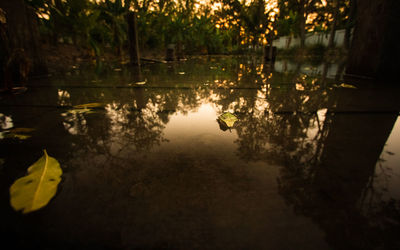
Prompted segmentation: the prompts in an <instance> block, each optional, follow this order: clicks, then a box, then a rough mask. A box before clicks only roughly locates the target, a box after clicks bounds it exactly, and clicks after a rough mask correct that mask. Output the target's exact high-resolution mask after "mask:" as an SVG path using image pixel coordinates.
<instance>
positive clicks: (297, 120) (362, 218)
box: [71, 63, 399, 249]
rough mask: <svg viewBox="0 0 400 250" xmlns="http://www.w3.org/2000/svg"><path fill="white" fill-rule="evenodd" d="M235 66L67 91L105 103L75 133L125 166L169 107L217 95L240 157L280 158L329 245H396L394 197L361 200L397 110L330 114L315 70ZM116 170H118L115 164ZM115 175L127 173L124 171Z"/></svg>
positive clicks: (296, 196)
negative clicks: (183, 79) (196, 81)
mask: <svg viewBox="0 0 400 250" xmlns="http://www.w3.org/2000/svg"><path fill="white" fill-rule="evenodd" d="M217 67H219V65H217ZM227 67H228V66H227ZM229 67H231V68H230V69H228V71H231V70H233V69H235V70H237V72H238V74H237V75H235V76H232V75H226V76H221V75H214V76H213V77H215V79H214V80H213V81H209V85H208V86H207V87H200V86H198V87H195V88H170V89H169V88H146V87H144V88H141V89H128V90H127V91H122V92H120V91H118V92H117V91H115V90H109V91H108V92H105V91H104V90H99V91H97V92H96V91H93V90H91V92H90V93H85V94H84V95H82V96H84V97H85V99H84V101H78V100H74V99H72V96H73V95H71V103H72V104H80V103H82V102H90V101H91V100H92V99H93V100H102V101H103V102H104V103H107V106H106V109H105V111H101V112H98V113H95V114H83V115H80V117H77V118H74V120H73V122H75V123H76V124H77V125H76V126H77V128H78V130H77V131H80V133H77V134H81V135H82V140H84V141H85V143H80V145H84V147H86V148H87V149H90V150H92V151H94V152H97V153H103V154H104V155H109V157H110V160H111V161H112V162H114V164H113V166H114V167H116V166H126V165H127V163H125V162H126V160H129V159H131V158H132V154H136V153H140V152H149V151H150V150H151V149H152V148H153V147H154V146H156V145H158V144H160V143H161V142H162V141H164V138H163V129H164V127H165V125H166V124H167V123H168V121H169V117H170V115H171V114H173V113H175V112H179V113H182V114H187V112H189V111H194V110H196V109H197V108H198V107H199V106H200V105H201V104H202V103H205V102H211V103H214V104H215V107H216V109H218V112H225V111H230V112H234V113H235V114H237V115H238V116H239V118H240V121H239V122H238V123H237V125H236V130H237V134H238V139H237V141H236V143H237V145H238V150H237V153H238V155H239V156H240V158H242V159H244V160H246V161H254V160H263V161H267V162H269V163H271V164H277V165H280V166H283V167H281V168H280V177H279V179H278V185H279V190H280V193H281V194H282V196H283V197H284V199H285V200H286V202H287V203H288V204H290V205H291V206H293V208H294V210H295V212H298V213H300V214H303V215H305V216H308V217H310V218H312V219H313V220H314V221H315V222H316V223H317V224H318V225H320V227H321V228H322V229H323V230H324V231H325V232H326V234H327V236H326V237H327V241H328V242H329V243H330V244H331V245H332V246H334V247H335V248H339V249H341V248H346V247H348V246H351V247H352V248H372V247H379V246H382V244H383V243H386V244H390V243H387V242H389V241H390V240H392V239H394V237H393V235H392V234H391V233H392V232H393V230H392V229H393V227H397V228H398V221H399V220H398V217H397V219H396V216H398V211H399V210H398V201H390V202H381V203H379V202H378V203H374V204H375V205H374V206H375V207H376V208H374V209H373V210H371V209H370V210H368V211H369V212H364V211H361V206H360V204H359V200H360V199H362V197H363V192H364V191H365V188H367V187H369V186H368V183H369V181H370V179H371V177H372V176H373V175H374V166H375V163H376V161H377V159H378V156H376V154H377V153H376V152H378V154H379V153H380V151H381V149H380V148H379V147H380V145H383V144H384V143H385V140H386V138H387V133H389V132H390V128H391V127H390V126H391V125H392V124H393V119H392V117H383V118H384V119H382V117H380V118H376V119H375V118H374V119H372V120H369V119H368V118H365V119H364V118H363V119H349V117H344V116H343V115H333V114H331V113H329V112H328V111H329V110H331V109H332V108H338V105H340V98H337V96H335V95H334V94H333V93H332V92H330V91H329V90H326V89H320V88H319V85H318V83H317V81H316V79H311V78H308V77H307V76H304V75H300V74H298V75H295V76H293V79H295V82H293V83H287V82H283V83H281V82H280V77H281V76H280V74H276V73H273V75H272V77H271V72H268V68H264V67H261V66H260V65H258V64H257V63H253V64H251V63H250V64H248V65H241V64H238V63H234V64H231V65H230V66H229ZM204 70H206V69H204ZM185 71H186V72H187V71H189V69H185ZM187 75H189V74H187ZM185 76H186V75H185ZM223 77H226V79H223ZM204 80H206V79H204ZM232 87H233V88H232ZM91 95H92V96H91ZM78 96H79V95H78ZM351 117H356V118H357V117H359V116H351ZM351 117H350V118H351ZM371 123H373V124H374V125H376V126H371V127H375V128H374V130H362V129H360V128H363V127H365V124H371ZM350 125H351V126H350ZM349 126H350V128H349ZM376 131H378V132H381V134H379V133H377V132H376ZM343 134H344V135H343ZM371 135H374V136H375V137H376V140H370V141H371V142H370V143H364V144H365V145H364V146H362V145H361V146H360V145H359V144H357V143H359V142H360V141H361V142H362V140H361V139H360V138H364V137H367V136H368V137H371ZM367 148H372V149H374V150H372V151H369V150H368V149H367ZM346 152H347V154H346ZM341 154H343V155H341ZM365 154H367V155H369V157H365V156H364V155H365ZM352 158H353V159H352ZM363 158H365V160H362V161H361V162H360V159H363ZM340 159H342V160H340ZM349 159H350V160H349ZM139 161H140V160H139ZM136 165H138V164H136ZM110 169H111V170H112V174H114V175H115V174H116V168H111V167H110ZM136 170H137V169H136ZM131 171H132V173H134V172H135V171H134V170H133V169H132V170H131ZM136 173H137V172H136ZM119 176H131V175H129V174H128V172H127V170H124V171H121V173H120V174H119ZM132 176H136V175H135V174H132ZM124 178H125V179H124V183H126V184H128V183H135V179H134V177H124ZM135 187H136V186H135ZM115 188H116V189H119V188H117V187H115ZM121 191H123V190H122V187H121ZM110 199H111V198H110ZM385 214H386V215H385ZM388 214H389V215H388ZM384 216H387V220H386V221H385V219H382V218H385V217H384ZM393 220H394V221H395V222H393ZM388 221H389V222H388ZM390 221H391V222H390ZM392 222H393V223H392ZM371 223H375V224H374V225H372V224H371ZM379 223H380V224H379ZM390 223H392V225H391V224H390ZM396 223H397V224H396ZM377 224H378V225H380V227H377V226H376V225H377ZM379 237H380V238H381V239H379ZM393 244H395V243H393ZM390 246H392V245H390Z"/></svg>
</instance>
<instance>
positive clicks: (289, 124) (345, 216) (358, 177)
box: [233, 76, 400, 249]
mask: <svg viewBox="0 0 400 250" xmlns="http://www.w3.org/2000/svg"><path fill="white" fill-rule="evenodd" d="M261 90H262V89H261ZM251 94H252V95H253V98H247V99H246V100H247V101H249V100H252V102H246V103H245V104H244V105H242V106H240V105H239V106H238V107H236V108H235V111H237V112H241V117H240V122H239V123H238V125H237V127H236V130H237V133H238V137H239V138H238V139H237V141H236V143H237V144H238V155H239V156H240V157H241V158H242V159H244V160H247V161H253V160H255V161H257V160H263V161H267V162H269V163H271V164H278V165H281V166H282V167H281V169H280V177H279V179H278V185H279V190H280V193H281V194H282V196H283V197H284V199H285V200H286V202H287V203H288V204H290V205H291V206H293V208H294V211H296V212H297V213H300V214H303V215H305V216H308V217H311V218H312V219H313V220H314V221H315V222H316V223H317V224H319V225H320V226H321V228H323V230H324V231H325V232H326V234H327V236H326V237H327V241H328V242H329V243H330V244H331V245H332V246H334V248H338V249H346V248H348V247H351V248H354V249H370V248H376V247H384V248H385V247H389V248H390V247H395V248H396V247H398V246H399V242H398V240H397V238H396V237H397V236H395V232H396V230H398V229H400V228H399V221H400V220H399V215H400V213H399V211H400V210H399V201H395V200H389V201H386V202H385V201H383V200H381V199H379V197H377V196H375V197H376V198H377V201H375V202H374V203H373V206H372V207H371V206H370V208H369V209H367V210H368V211H365V205H366V203H365V201H366V200H367V199H365V192H368V193H371V191H372V190H373V187H372V185H371V181H373V178H374V174H375V165H376V162H377V160H378V158H379V154H380V153H381V151H382V147H383V145H384V144H385V141H386V139H387V137H388V135H389V133H390V131H391V128H392V126H393V124H394V121H395V119H396V118H397V116H396V115H387V116H383V115H377V116H376V115H375V116H374V115H373V114H372V115H371V114H366V115H362V114H350V115H346V114H332V113H329V111H330V110H331V109H335V108H336V109H339V110H340V108H343V110H346V107H345V106H343V105H342V104H341V103H340V100H343V99H340V98H338V96H335V93H334V92H331V93H329V94H328V93H327V92H326V90H323V89H319V88H318V86H317V85H316V84H315V82H314V80H311V81H307V79H305V78H304V77H303V76H300V77H299V78H297V82H296V83H295V84H293V85H286V86H283V88H282V86H280V87H277V86H275V87H271V85H269V84H267V89H266V91H264V94H265V98H263V100H264V102H263V103H260V102H257V101H256V100H257V98H254V97H256V96H258V95H259V94H260V91H258V92H257V91H253V92H252V93H251ZM261 97H262V95H261ZM233 102H237V101H233ZM347 102H349V100H348V99H347V100H346V102H345V103H347ZM351 102H354V103H356V104H357V105H363V104H362V103H360V101H359V100H354V101H350V103H351ZM239 103H240V102H239ZM259 106H262V107H265V109H266V110H267V111H268V112H259V109H258V108H257V107H259ZM350 107H351V105H350ZM367 107H368V106H367ZM260 110H261V111H262V110H263V109H260ZM366 124H369V125H370V126H366ZM367 138H368V139H367ZM366 139H367V141H365V140H366ZM368 189H369V191H368ZM375 191H376V190H375ZM385 213H386V214H385Z"/></svg>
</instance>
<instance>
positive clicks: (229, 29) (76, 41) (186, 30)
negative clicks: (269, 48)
mask: <svg viewBox="0 0 400 250" xmlns="http://www.w3.org/2000/svg"><path fill="white" fill-rule="evenodd" d="M352 2H353V1H351V0H334V1H324V0H277V1H264V0H255V1H243V0H220V1H215V0H213V1H196V0H185V1H183V0H180V1H165V0H160V1H155V0H115V1H111V0H103V1H90V0H53V1H47V0H25V1H24V2H23V1H22V0H18V1H8V0H6V1H4V3H3V4H0V8H2V9H3V12H4V15H3V16H4V17H2V19H4V24H2V25H3V26H4V27H2V46H5V45H4V44H7V43H9V42H7V36H10V34H9V33H10V32H8V31H7V30H6V29H15V28H17V27H16V26H18V25H15V22H13V20H12V19H15V17H13V16H15V15H17V16H18V15H22V14H20V13H19V14H15V13H13V8H14V9H15V8H16V6H17V5H19V7H20V8H21V7H23V8H25V9H26V12H29V13H33V14H31V15H29V16H28V17H27V19H28V20H27V21H28V22H31V23H33V24H34V26H35V27H33V28H32V29H31V32H32V31H35V32H36V33H38V34H36V36H38V35H39V36H38V38H37V40H38V43H39V45H40V47H41V48H40V49H41V51H43V52H41V53H42V54H43V57H44V58H45V59H46V60H47V63H48V65H49V66H50V68H52V67H53V66H55V70H58V68H57V66H58V67H62V66H61V65H63V64H64V65H65V64H68V65H71V64H72V63H74V62H76V61H82V60H83V61H84V60H89V61H90V60H106V61H110V60H119V61H121V60H122V61H124V60H126V59H127V58H128V56H127V54H128V53H127V51H128V47H129V39H128V34H127V33H128V27H127V21H126V16H127V14H128V12H133V11H134V12H136V13H137V32H138V37H139V49H140V51H141V54H142V55H143V56H144V57H152V58H163V57H165V49H166V48H167V47H168V45H170V44H173V45H174V47H175V49H176V53H177V54H179V55H181V57H183V55H191V54H238V53H244V52H246V53H248V52H254V51H255V48H260V47H263V46H264V45H266V44H271V43H272V41H273V40H274V39H276V38H278V37H280V36H290V35H292V36H296V37H300V40H301V44H300V48H298V49H296V52H297V51H298V50H300V51H301V52H302V53H300V54H301V55H306V54H318V55H323V53H324V52H325V51H326V48H325V47H321V46H319V47H318V46H316V47H315V48H309V49H305V42H304V41H305V35H306V33H307V32H311V31H318V32H325V33H326V34H327V35H329V36H330V37H331V39H330V42H329V44H328V47H329V48H333V47H334V46H335V45H334V43H333V41H334V40H333V39H334V37H333V36H334V32H333V31H335V30H337V29H343V28H345V29H346V31H347V32H346V39H347V43H346V44H345V45H344V47H345V49H346V48H348V46H349V45H348V44H349V41H350V39H349V37H350V30H351V28H352V26H353V24H354V22H353V16H354V15H353V14H352V13H353V9H354V8H353V5H354V4H353V3H352ZM7 20H9V21H8V22H7ZM6 26H8V28H6ZM12 26H14V27H12ZM36 26H37V27H36ZM3 29H4V30H3ZM33 29H35V30H33ZM11 33H12V32H11ZM8 40H11V39H10V38H8ZM8 47H9V48H8V49H3V50H4V51H8V52H5V53H3V52H2V54H4V55H3V56H2V58H3V59H2V64H3V65H5V64H6V63H7V61H8V60H10V57H11V54H12V53H13V50H15V49H21V48H20V46H18V45H16V46H15V45H13V46H8ZM22 49H25V50H27V48H24V46H22ZM28 50H29V49H28ZM261 51H262V50H261ZM291 51H292V52H293V49H292V50H289V51H287V52H286V53H284V54H288V53H289V52H291ZM27 53H28V52H27ZM28 54H29V53H28ZM290 54H292V53H290ZM296 54H299V53H296ZM28 57H29V56H28ZM31 57H32V55H31ZM35 57H38V56H35ZM33 64H34V66H36V64H37V63H35V62H33Z"/></svg>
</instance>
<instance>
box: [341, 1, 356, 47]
mask: <svg viewBox="0 0 400 250" xmlns="http://www.w3.org/2000/svg"><path fill="white" fill-rule="evenodd" d="M356 3H357V2H356V0H350V11H349V19H348V20H347V23H346V29H345V33H344V44H343V45H344V48H345V49H346V50H347V51H348V50H349V49H350V42H351V30H352V28H353V27H354V22H355V18H356V9H357V4H356Z"/></svg>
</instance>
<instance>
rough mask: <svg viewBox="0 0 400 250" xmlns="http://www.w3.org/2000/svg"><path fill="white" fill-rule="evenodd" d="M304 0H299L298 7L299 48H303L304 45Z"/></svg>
mask: <svg viewBox="0 0 400 250" xmlns="http://www.w3.org/2000/svg"><path fill="white" fill-rule="evenodd" d="M304 5H305V3H304V0H302V1H300V8H299V25H300V48H302V49H304V48H305V46H306V20H307V18H306V12H305V6H304Z"/></svg>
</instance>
